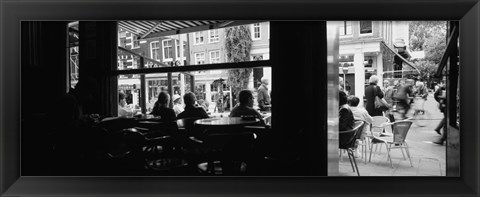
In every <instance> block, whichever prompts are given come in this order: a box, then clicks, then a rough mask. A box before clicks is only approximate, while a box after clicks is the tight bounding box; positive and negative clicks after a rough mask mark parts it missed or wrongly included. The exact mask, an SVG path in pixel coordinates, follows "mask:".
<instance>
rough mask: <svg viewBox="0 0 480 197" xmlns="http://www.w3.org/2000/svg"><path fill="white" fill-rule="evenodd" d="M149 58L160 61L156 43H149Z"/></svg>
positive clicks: (157, 43)
mask: <svg viewBox="0 0 480 197" xmlns="http://www.w3.org/2000/svg"><path fill="white" fill-rule="evenodd" d="M150 52H151V53H150V54H151V58H152V59H154V60H157V61H160V43H159V42H158V41H155V42H151V43H150Z"/></svg>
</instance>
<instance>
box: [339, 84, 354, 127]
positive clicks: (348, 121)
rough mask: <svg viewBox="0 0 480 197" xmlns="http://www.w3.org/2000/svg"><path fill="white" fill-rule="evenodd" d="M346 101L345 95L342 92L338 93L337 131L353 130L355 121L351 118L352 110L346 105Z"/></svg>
mask: <svg viewBox="0 0 480 197" xmlns="http://www.w3.org/2000/svg"><path fill="white" fill-rule="evenodd" d="M347 102H348V99H347V94H346V93H345V92H344V91H340V92H339V104H340V109H339V110H338V118H339V122H338V129H339V131H347V130H351V129H353V125H354V124H355V120H354V118H353V113H352V110H350V107H349V106H348V105H347Z"/></svg>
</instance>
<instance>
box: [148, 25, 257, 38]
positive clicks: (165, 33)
mask: <svg viewBox="0 0 480 197" xmlns="http://www.w3.org/2000/svg"><path fill="white" fill-rule="evenodd" d="M259 22H265V21H246V20H241V21H225V22H222V23H215V24H213V25H212V24H209V25H199V26H194V27H187V28H182V29H176V30H170V31H163V32H156V33H150V34H149V35H147V36H145V37H144V39H145V38H154V37H161V36H171V35H176V34H185V33H191V32H198V31H205V30H210V29H218V28H226V27H232V26H239V25H247V24H253V23H259Z"/></svg>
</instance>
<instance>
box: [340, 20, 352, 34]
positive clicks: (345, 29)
mask: <svg viewBox="0 0 480 197" xmlns="http://www.w3.org/2000/svg"><path fill="white" fill-rule="evenodd" d="M342 23H343V24H342V25H341V26H340V30H339V31H340V35H341V36H347V35H352V21H342Z"/></svg>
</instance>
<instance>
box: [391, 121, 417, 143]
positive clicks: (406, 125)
mask: <svg viewBox="0 0 480 197" xmlns="http://www.w3.org/2000/svg"><path fill="white" fill-rule="evenodd" d="M412 123H413V122H412V121H410V120H406V121H398V122H394V123H393V142H396V143H402V142H404V141H405V138H407V134H408V131H409V130H410V127H411V126H412Z"/></svg>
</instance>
